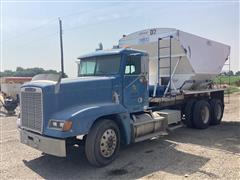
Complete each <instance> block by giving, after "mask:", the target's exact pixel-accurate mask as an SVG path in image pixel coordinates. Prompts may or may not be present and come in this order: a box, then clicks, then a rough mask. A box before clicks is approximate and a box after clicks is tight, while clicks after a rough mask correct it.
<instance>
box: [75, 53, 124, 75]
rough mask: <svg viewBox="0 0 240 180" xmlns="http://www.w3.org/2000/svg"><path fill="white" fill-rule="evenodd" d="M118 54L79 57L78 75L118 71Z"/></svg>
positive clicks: (108, 73) (105, 73) (107, 73)
mask: <svg viewBox="0 0 240 180" xmlns="http://www.w3.org/2000/svg"><path fill="white" fill-rule="evenodd" d="M120 60H121V58H120V55H108V56H98V57H90V58H86V59H81V60H80V63H79V65H78V76H101V75H114V74H117V73H118V72H119V67H120Z"/></svg>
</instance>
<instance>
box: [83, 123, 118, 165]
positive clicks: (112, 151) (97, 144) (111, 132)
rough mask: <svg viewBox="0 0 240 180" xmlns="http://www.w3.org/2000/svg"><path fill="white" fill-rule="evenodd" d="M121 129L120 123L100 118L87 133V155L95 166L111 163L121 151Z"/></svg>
mask: <svg viewBox="0 0 240 180" xmlns="http://www.w3.org/2000/svg"><path fill="white" fill-rule="evenodd" d="M119 146H120V131H119V128H118V125H117V124H116V123H115V122H114V121H112V120H109V119H102V120H99V121H98V122H97V123H96V124H94V125H93V127H92V128H91V130H90V132H89V134H88V135H87V139H86V144H85V153H86V157H87V159H88V161H89V163H90V164H92V165H94V166H105V165H108V164H110V163H111V162H112V161H113V160H114V159H115V158H116V155H117V153H118V151H119Z"/></svg>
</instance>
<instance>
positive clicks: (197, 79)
mask: <svg viewBox="0 0 240 180" xmlns="http://www.w3.org/2000/svg"><path fill="white" fill-rule="evenodd" d="M119 46H120V47H131V48H134V49H138V50H144V51H146V52H147V53H148V54H149V84H150V85H154V86H156V85H159V86H163V85H165V86H168V88H169V89H170V90H176V91H177V90H179V89H183V90H189V89H193V88H195V89H199V88H200V87H203V86H204V84H206V83H207V82H210V81H211V80H213V79H214V78H215V77H216V76H217V75H218V74H219V73H220V72H221V70H222V68H223V66H224V63H225V61H226V60H227V59H228V57H229V54H230V46H228V45H225V44H222V43H219V42H216V41H212V40H209V39H205V38H202V37H199V36H196V35H193V34H190V33H186V32H183V31H180V30H177V29H172V28H155V29H146V30H142V31H138V32H135V33H132V34H129V35H127V36H123V38H121V39H120V40H119Z"/></svg>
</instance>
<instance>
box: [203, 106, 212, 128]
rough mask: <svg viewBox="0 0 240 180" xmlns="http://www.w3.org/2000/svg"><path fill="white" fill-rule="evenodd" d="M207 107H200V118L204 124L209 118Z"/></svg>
mask: <svg viewBox="0 0 240 180" xmlns="http://www.w3.org/2000/svg"><path fill="white" fill-rule="evenodd" d="M209 114H210V113H209V109H208V107H207V106H204V107H203V108H202V109H201V118H202V120H203V123H204V124H207V123H208V120H209Z"/></svg>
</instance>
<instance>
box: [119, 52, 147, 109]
mask: <svg viewBox="0 0 240 180" xmlns="http://www.w3.org/2000/svg"><path fill="white" fill-rule="evenodd" d="M123 81H124V82H123V96H124V98H123V104H124V106H125V107H126V108H127V109H128V110H129V112H138V111H142V110H144V109H145V108H146V107H148V57H147V56H146V55H143V54H141V53H135V54H131V55H129V56H127V58H126V65H125V74H124V78H123Z"/></svg>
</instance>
